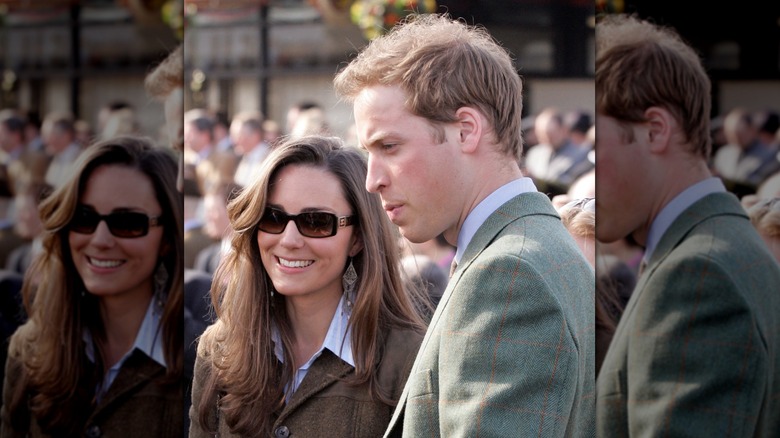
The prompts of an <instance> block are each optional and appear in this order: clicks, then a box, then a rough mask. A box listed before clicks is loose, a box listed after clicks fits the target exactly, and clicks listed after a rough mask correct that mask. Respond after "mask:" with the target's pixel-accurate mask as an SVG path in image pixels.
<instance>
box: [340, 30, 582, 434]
mask: <svg viewBox="0 0 780 438" xmlns="http://www.w3.org/2000/svg"><path fill="white" fill-rule="evenodd" d="M335 88H336V91H337V92H338V94H340V95H341V96H342V97H344V98H346V99H347V100H349V101H352V102H353V103H354V115H355V126H356V132H357V137H358V140H359V143H360V145H361V146H362V147H364V148H365V149H366V150H367V151H368V175H367V180H366V188H367V189H368V190H369V191H370V192H375V193H378V194H379V195H380V196H381V198H382V203H383V204H384V207H385V210H386V212H387V215H388V216H389V217H390V219H391V220H392V221H393V222H394V223H395V224H396V225H398V227H399V228H400V231H401V233H402V234H403V236H404V237H406V239H408V240H410V241H412V242H415V243H419V242H424V241H426V240H429V239H433V238H435V237H436V236H437V235H438V234H440V233H442V232H443V233H444V237H445V238H446V240H447V241H448V242H450V243H451V244H453V245H455V246H456V247H457V250H456V254H455V262H456V263H457V264H456V268H455V270H454V273H453V275H452V277H451V278H450V281H449V283H448V286H447V289H446V291H445V292H444V294H443V296H442V297H441V300H440V302H439V304H438V307H437V308H436V311H435V313H434V314H433V316H432V319H431V321H430V325H429V328H428V332H427V334H426V336H425V339H424V340H423V344H422V346H421V347H420V351H419V353H418V355H417V358H416V360H415V363H414V366H413V368H412V371H411V374H410V375H409V378H408V381H407V384H406V387H405V389H404V391H403V394H402V395H401V396H400V400H399V402H398V405H397V407H396V410H395V412H394V414H393V418H392V420H391V423H390V425H389V426H388V430H387V432H386V436H398V435H403V436H406V437H420V436H426V437H427V436H447V437H454V436H457V437H464V436H516V435H517V434H518V433H529V434H533V435H541V436H545V437H547V436H593V434H594V433H595V425H594V421H595V412H594V409H595V406H594V400H593V391H594V375H595V370H594V360H595V357H594V337H593V332H594V328H593V325H594V299H593V298H594V281H595V280H594V275H593V270H592V269H591V268H590V266H589V265H588V262H587V261H586V260H585V258H584V257H583V256H582V254H581V253H580V252H579V250H578V249H577V246H576V244H575V243H574V240H573V239H572V238H571V236H570V235H569V234H568V233H567V231H566V229H565V228H564V226H563V225H562V223H561V220H560V218H559V216H558V214H557V213H556V211H555V209H554V208H553V206H552V204H551V202H550V200H549V198H548V197H547V196H546V195H544V194H542V193H539V192H537V191H536V189H535V187H534V185H533V183H532V182H531V180H530V179H529V178H525V177H523V175H522V173H521V171H520V168H519V164H518V157H519V156H520V153H521V149H522V139H521V134H520V132H521V131H520V129H521V126H520V120H521V110H522V83H521V80H520V77H519V76H518V74H517V71H516V69H515V67H514V66H513V64H512V61H511V59H510V57H509V56H508V54H507V52H506V51H505V50H504V49H503V48H502V47H500V46H499V45H498V44H497V43H496V42H495V41H494V40H493V39H492V38H491V37H490V35H489V34H488V33H487V32H485V31H484V30H483V29H481V28H479V27H473V26H467V25H466V24H464V23H463V22H460V21H457V20H451V19H450V18H449V17H447V16H444V15H427V16H426V15H423V16H419V17H417V18H416V19H413V20H411V21H409V22H408V23H407V24H402V25H399V26H396V27H394V28H393V31H392V32H391V33H390V34H389V35H387V36H386V37H380V38H378V39H375V40H373V41H372V43H370V44H369V45H368V46H367V47H366V48H365V49H364V50H363V51H362V52H361V53H360V55H358V57H357V58H356V59H355V60H353V61H352V62H351V63H350V64H349V65H348V66H347V67H346V68H345V69H344V70H343V71H341V72H340V73H339V74H338V75H337V77H336V78H335Z"/></svg>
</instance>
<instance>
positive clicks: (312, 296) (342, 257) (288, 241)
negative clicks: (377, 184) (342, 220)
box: [257, 165, 362, 300]
mask: <svg viewBox="0 0 780 438" xmlns="http://www.w3.org/2000/svg"><path fill="white" fill-rule="evenodd" d="M273 182H274V183H275V185H274V186H273V187H272V189H271V190H270V193H269V194H268V202H267V204H268V207H272V208H275V209H277V210H282V211H284V212H285V213H287V214H290V215H296V214H299V213H302V212H314V211H316V212H328V213H333V214H335V215H336V216H338V217H341V216H350V215H353V214H355V213H356V212H354V211H352V209H351V208H350V206H349V203H348V202H347V200H346V199H345V197H344V193H343V190H342V187H341V183H340V182H339V180H338V179H337V178H336V177H335V176H334V175H333V174H331V173H329V172H327V171H325V170H322V169H319V168H315V167H311V166H303V165H290V166H287V167H284V168H283V169H281V170H280V171H279V172H278V173H277V175H276V176H275V179H274V181H273ZM257 244H258V246H259V248H260V256H261V258H262V261H263V266H264V267H265V269H266V271H267V272H268V275H269V277H270V278H271V281H272V282H273V285H274V289H275V290H276V291H277V292H278V293H280V294H282V295H285V296H286V297H288V299H297V300H300V299H308V300H330V299H335V298H337V297H339V296H340V295H341V293H342V285H341V276H342V274H343V273H344V267H345V265H346V261H347V257H348V256H354V255H355V254H357V253H358V252H359V251H360V249H361V248H362V246H361V244H360V242H359V239H358V238H357V237H356V231H355V226H354V225H352V226H347V227H344V228H339V229H338V231H337V233H336V235H334V236H330V237H323V238H312V237H306V236H303V235H302V234H301V233H300V232H299V231H298V228H297V227H296V225H295V223H294V222H293V221H289V222H288V223H287V224H286V225H285V228H284V230H283V231H282V232H281V234H271V233H267V232H264V231H261V230H258V232H257Z"/></svg>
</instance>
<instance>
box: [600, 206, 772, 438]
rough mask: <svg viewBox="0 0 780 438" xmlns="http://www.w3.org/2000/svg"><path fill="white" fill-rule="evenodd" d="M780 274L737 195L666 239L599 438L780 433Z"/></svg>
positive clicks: (611, 378)
mask: <svg viewBox="0 0 780 438" xmlns="http://www.w3.org/2000/svg"><path fill="white" fill-rule="evenodd" d="M779 322H780V266H778V264H777V262H776V261H775V260H774V259H773V258H772V256H771V255H770V254H769V252H768V250H767V249H766V247H765V245H764V243H763V242H762V240H761V238H760V237H759V235H758V234H757V232H756V231H755V229H754V228H753V226H752V225H751V223H750V222H749V220H748V217H747V215H746V214H745V211H744V209H743V208H742V206H741V205H740V204H739V201H738V200H737V198H736V197H735V196H734V195H732V194H730V193H716V194H711V195H708V196H706V197H704V198H703V199H701V200H699V201H698V202H696V203H695V204H694V205H692V206H691V207H690V208H688V209H687V210H686V211H685V212H683V214H682V215H681V216H680V217H678V218H677V219H676V220H675V221H674V223H673V224H672V225H671V227H670V228H669V230H668V231H667V232H666V233H665V234H664V235H663V237H662V238H661V241H660V242H659V244H658V247H657V249H656V250H655V251H654V252H653V254H652V258H651V259H650V260H649V261H648V264H647V268H645V270H644V272H643V274H642V275H641V276H640V278H639V280H638V282H637V285H636V288H635V289H634V292H633V294H632V296H631V299H630V300H629V302H628V305H627V307H626V309H625V311H624V313H623V316H622V318H621V320H620V323H619V325H618V327H617V331H616V333H615V336H614V337H613V339H612V342H611V344H610V347H609V350H608V352H607V356H606V358H605V360H604V364H603V365H602V368H601V371H600V372H599V375H598V381H597V423H598V436H599V437H613V436H614V437H628V436H641V437H650V436H652V437H662V436H668V437H682V436H700V437H721V438H722V437H771V436H774V437H776V436H778V434H780V325H779V324H778V323H779Z"/></svg>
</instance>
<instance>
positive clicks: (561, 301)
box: [385, 193, 595, 438]
mask: <svg viewBox="0 0 780 438" xmlns="http://www.w3.org/2000/svg"><path fill="white" fill-rule="evenodd" d="M594 296H595V280H594V273H593V269H592V268H591V266H590V265H589V264H588V262H587V261H586V260H585V258H584V257H583V255H582V253H581V252H580V251H579V249H578V248H577V246H576V244H575V243H574V240H573V239H572V237H571V236H570V235H569V234H568V232H567V231H566V229H565V228H564V226H563V224H562V223H561V220H560V217H559V216H558V214H557V213H556V211H555V209H554V208H553V206H552V204H551V203H550V201H549V198H548V197H547V196H546V195H544V194H542V193H523V194H520V195H518V196H516V197H515V198H513V199H512V200H510V201H509V202H507V203H506V204H504V205H503V206H501V207H500V208H499V209H498V210H497V211H495V212H494V213H493V214H492V215H491V216H490V217H489V218H488V219H487V221H485V223H484V224H482V226H481V227H480V228H479V230H478V231H477V233H476V235H475V236H474V238H473V239H472V241H471V243H470V244H469V245H468V247H467V248H466V250H465V252H464V254H463V257H462V258H461V262H460V264H459V265H458V268H457V269H456V270H455V272H454V274H453V276H452V278H451V279H450V282H449V284H448V286H447V289H446V291H445V292H444V295H443V296H442V299H441V301H440V302H439V305H438V307H437V308H436V312H435V313H434V315H433V317H432V319H431V323H430V325H429V328H428V331H427V333H426V335H425V338H424V339H423V343H422V346H421V347H420V352H419V353H418V355H417V358H416V360H415V363H414V366H413V368H412V371H411V374H410V375H409V380H408V381H407V384H406V386H405V388H404V392H403V394H402V395H401V399H400V401H399V404H398V406H397V407H396V410H395V412H394V413H393V419H392V420H391V423H390V425H389V427H388V430H387V431H386V432H385V436H401V435H402V436H404V437H414V438H416V437H439V436H442V437H447V438H453V437H469V438H474V437H524V436H533V437H538V436H542V437H564V436H565V437H592V436H594V435H595V400H594V391H595V388H594V385H595V353H594V352H595V341H594V326H595V323H594V306H595V304H594Z"/></svg>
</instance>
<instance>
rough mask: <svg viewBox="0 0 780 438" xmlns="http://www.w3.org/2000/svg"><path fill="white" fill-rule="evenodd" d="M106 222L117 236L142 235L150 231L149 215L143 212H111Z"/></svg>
mask: <svg viewBox="0 0 780 438" xmlns="http://www.w3.org/2000/svg"><path fill="white" fill-rule="evenodd" d="M106 222H107V223H108V229H109V230H110V231H111V234H113V235H114V236H116V237H142V236H145V235H146V234H147V233H148V232H149V217H148V216H146V215H145V214H143V213H136V212H122V213H111V214H110V215H109V216H108V218H106Z"/></svg>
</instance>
